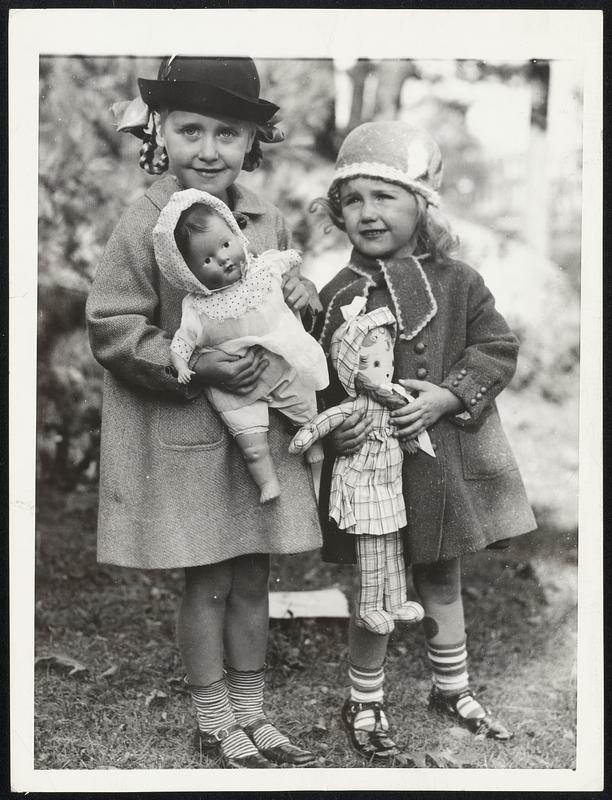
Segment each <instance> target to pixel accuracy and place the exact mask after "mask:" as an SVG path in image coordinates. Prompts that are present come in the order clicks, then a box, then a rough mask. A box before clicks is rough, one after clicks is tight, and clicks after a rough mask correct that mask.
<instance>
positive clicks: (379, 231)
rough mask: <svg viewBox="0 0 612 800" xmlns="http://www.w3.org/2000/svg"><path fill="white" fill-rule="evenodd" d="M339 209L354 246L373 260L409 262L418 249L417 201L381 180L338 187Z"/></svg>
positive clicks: (356, 181) (355, 181)
mask: <svg viewBox="0 0 612 800" xmlns="http://www.w3.org/2000/svg"><path fill="white" fill-rule="evenodd" d="M339 194H340V209H341V212H342V219H343V220H344V227H345V229H346V233H347V235H348V237H349V239H350V240H351V243H352V245H353V246H354V247H355V249H356V250H358V251H359V252H360V253H363V255H364V256H370V257H371V258H406V257H407V256H409V255H411V253H413V251H414V248H415V247H416V240H417V233H418V229H419V219H420V212H419V205H418V202H417V199H416V197H415V196H414V195H413V194H412V193H411V192H409V191H408V190H407V189H404V188H403V187H402V186H398V185H397V184H395V183H389V182H388V181H383V180H380V179H379V178H350V179H349V180H346V181H342V183H341V184H340V187H339Z"/></svg>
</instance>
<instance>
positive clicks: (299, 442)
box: [289, 425, 315, 455]
mask: <svg viewBox="0 0 612 800" xmlns="http://www.w3.org/2000/svg"><path fill="white" fill-rule="evenodd" d="M314 440H315V431H314V428H313V426H312V425H304V426H303V427H301V428H300V429H299V431H298V432H297V433H296V434H295V436H294V437H293V439H292V440H291V442H290V444H289V452H290V453H293V454H294V455H295V454H296V453H303V452H304V450H306V449H307V448H309V447H310V445H311V444H312V443H313V442H314Z"/></svg>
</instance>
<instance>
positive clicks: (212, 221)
mask: <svg viewBox="0 0 612 800" xmlns="http://www.w3.org/2000/svg"><path fill="white" fill-rule="evenodd" d="M192 208H194V213H193V214H192V216H191V218H189V219H188V220H187V223H186V225H185V226H184V228H185V230H186V233H183V236H184V241H183V242H179V232H178V230H177V234H175V236H176V238H177V243H178V244H179V250H180V251H181V253H182V255H183V258H184V259H185V263H186V264H187V266H188V267H189V269H190V270H191V272H192V273H193V274H194V276H195V277H196V278H197V279H198V280H199V281H200V283H202V284H204V286H206V288H207V289H223V288H225V287H227V286H231V285H232V284H233V283H236V281H237V280H239V279H240V277H241V276H242V267H243V264H244V260H245V255H244V248H243V244H242V242H241V241H240V239H239V238H238V236H236V234H235V233H233V232H232V231H231V229H230V228H229V227H228V225H227V224H226V223H225V222H224V220H223V219H222V218H221V217H220V216H219V215H218V214H215V213H210V212H209V211H208V210H207V211H206V212H202V213H201V214H200V215H199V216H198V214H197V208H196V207H192Z"/></svg>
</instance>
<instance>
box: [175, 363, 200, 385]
mask: <svg viewBox="0 0 612 800" xmlns="http://www.w3.org/2000/svg"><path fill="white" fill-rule="evenodd" d="M176 371H177V373H178V374H177V380H178V382H179V383H190V382H191V376H192V375H195V372H194V371H193V370H192V369H189V367H188V366H187V364H185V365H184V366H180V367H177V370H176Z"/></svg>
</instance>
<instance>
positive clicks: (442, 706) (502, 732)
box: [429, 686, 514, 742]
mask: <svg viewBox="0 0 612 800" xmlns="http://www.w3.org/2000/svg"><path fill="white" fill-rule="evenodd" d="M464 697H473V698H474V699H475V700H476V702H477V703H479V704H480V705H482V703H480V701H479V700H477V699H476V698H475V697H474V692H473V691H472V690H471V689H465V690H464V691H462V692H459V693H458V694H454V695H445V694H444V693H443V692H441V691H440V690H439V689H438V687H437V686H432V687H431V693H430V695H429V708H430V709H431V710H432V711H438V712H439V713H441V714H444V715H445V716H447V717H450V718H451V719H452V720H453V721H454V722H457V723H459V724H460V725H463V726H464V727H465V728H467V729H468V730H469V731H471V732H472V733H473V734H475V735H476V736H479V735H480V736H486V737H487V738H489V739H497V740H498V741H500V742H505V741H508V739H512V737H513V736H514V734H513V733H511V732H510V731H509V730H508V729H507V728H506V727H505V726H504V725H502V723H501V722H500V721H499V720H498V719H495V718H494V717H492V716H491V714H490V712H489V711H488V709H486V708H485V712H486V713H485V716H484V717H462V716H461V714H460V713H459V711H458V710H457V704H458V702H459V701H460V700H462V699H463V698H464ZM483 708H484V706H483Z"/></svg>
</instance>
